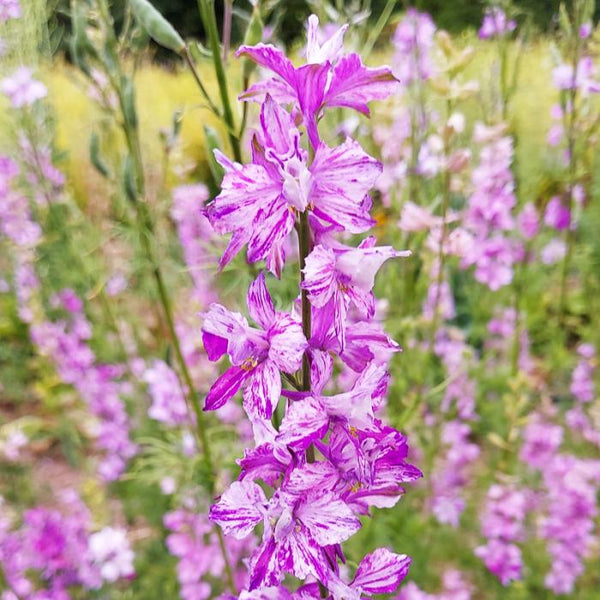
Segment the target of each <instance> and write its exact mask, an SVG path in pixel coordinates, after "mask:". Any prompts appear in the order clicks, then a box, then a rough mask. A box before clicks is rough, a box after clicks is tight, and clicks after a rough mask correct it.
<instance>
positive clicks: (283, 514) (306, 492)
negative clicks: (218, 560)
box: [210, 473, 360, 590]
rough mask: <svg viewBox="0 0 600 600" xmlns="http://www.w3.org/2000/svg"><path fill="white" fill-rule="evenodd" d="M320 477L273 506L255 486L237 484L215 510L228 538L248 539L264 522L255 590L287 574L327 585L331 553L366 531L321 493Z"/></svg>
mask: <svg viewBox="0 0 600 600" xmlns="http://www.w3.org/2000/svg"><path fill="white" fill-rule="evenodd" d="M315 478H316V476H314V475H312V476H311V475H310V474H308V473H307V477H306V478H305V479H302V480H300V481H293V480H292V483H297V485H296V487H294V488H293V493H290V492H288V493H286V492H285V488H282V490H281V491H279V492H276V493H275V495H274V496H273V497H272V498H271V499H270V500H269V501H267V500H266V498H265V496H264V493H263V491H262V489H261V488H260V487H259V486H258V485H257V484H256V483H253V482H244V481H241V482H234V483H232V484H231V486H230V487H229V489H228V490H227V491H226V492H225V493H224V494H223V495H222V496H221V499H220V500H219V502H218V503H217V504H215V505H213V506H212V508H211V511H210V518H211V520H213V521H215V522H216V523H218V524H219V525H221V526H222V527H223V530H224V532H225V533H226V534H228V535H233V536H234V537H236V538H237V539H243V538H244V537H246V536H247V535H249V533H250V532H251V531H252V530H253V529H254V527H256V525H258V523H260V522H264V530H265V531H264V534H263V541H262V544H261V545H260V546H259V547H258V549H257V550H256V551H255V553H254V554H253V556H252V558H251V561H250V567H251V575H250V589H251V590H252V589H254V588H256V587H259V586H270V585H271V586H272V585H276V584H278V583H279V580H280V577H281V575H282V573H285V572H287V573H291V574H293V575H295V576H296V577H298V578H299V579H305V578H306V577H307V576H309V575H312V576H313V577H317V578H318V579H319V580H320V581H322V582H323V583H325V581H327V569H326V567H325V565H326V564H327V559H326V558H325V552H326V551H325V547H327V546H332V545H335V544H339V543H341V542H343V541H345V540H347V539H348V538H349V537H350V536H351V535H352V534H354V533H356V531H358V529H359V528H360V521H359V520H358V519H357V518H356V517H355V516H354V515H353V513H352V511H351V510H350V508H349V507H348V506H347V505H346V503H345V502H343V501H342V500H340V499H338V498H337V497H336V495H335V494H334V493H333V492H331V491H329V490H327V489H319V488H318V487H315V485H314V483H315Z"/></svg>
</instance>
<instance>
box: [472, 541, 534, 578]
mask: <svg viewBox="0 0 600 600" xmlns="http://www.w3.org/2000/svg"><path fill="white" fill-rule="evenodd" d="M475 555H476V556H478V557H479V558H481V560H483V562H484V563H485V566H486V567H487V568H488V569H489V570H490V571H491V572H492V573H493V574H494V575H496V576H497V577H498V579H500V583H501V584H502V585H508V584H509V583H510V582H511V581H515V580H518V579H521V577H522V575H521V572H522V568H523V559H522V556H521V549H520V548H519V547H518V546H516V545H515V544H511V543H505V542H503V541H502V540H498V539H493V540H490V541H489V542H488V543H487V544H486V545H485V546H478V547H477V548H475Z"/></svg>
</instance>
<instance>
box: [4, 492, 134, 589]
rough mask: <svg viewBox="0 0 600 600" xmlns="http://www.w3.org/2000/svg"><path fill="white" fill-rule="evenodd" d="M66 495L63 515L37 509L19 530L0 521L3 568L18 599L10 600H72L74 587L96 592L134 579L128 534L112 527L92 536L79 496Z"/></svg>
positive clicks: (71, 493)
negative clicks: (121, 580)
mask: <svg viewBox="0 0 600 600" xmlns="http://www.w3.org/2000/svg"><path fill="white" fill-rule="evenodd" d="M62 496H63V497H62V503H63V508H64V512H60V511H58V510H55V509H49V508H45V507H43V506H38V507H36V508H32V509H29V510H27V511H26V512H25V513H24V514H23V520H22V524H21V526H20V527H16V528H11V527H10V522H9V520H8V519H6V520H4V519H2V521H0V565H1V566H2V571H3V574H4V577H5V582H6V585H7V586H8V590H9V591H10V592H12V593H13V594H15V595H8V596H6V597H7V598H22V599H23V600H45V599H56V600H63V599H64V600H68V598H70V595H69V590H70V589H72V588H73V587H74V586H80V587H82V588H83V589H86V590H97V589H99V588H101V587H102V585H103V583H104V582H109V583H112V582H115V581H117V580H118V579H120V578H130V577H133V576H134V575H135V571H134V568H133V558H134V555H133V552H132V550H131V548H130V546H129V541H128V539H127V537H126V534H125V532H124V531H123V530H121V529H115V528H112V527H105V528H104V529H102V530H100V531H96V532H92V519H91V515H90V513H89V511H88V509H87V507H86V506H85V504H84V503H83V502H82V501H81V499H80V498H79V496H78V495H77V494H76V493H75V492H74V491H72V490H66V491H65V492H63V495H62ZM0 508H2V510H4V509H5V507H4V506H1V505H0ZM2 597H3V598H4V597H5V596H4V595H3V596H2Z"/></svg>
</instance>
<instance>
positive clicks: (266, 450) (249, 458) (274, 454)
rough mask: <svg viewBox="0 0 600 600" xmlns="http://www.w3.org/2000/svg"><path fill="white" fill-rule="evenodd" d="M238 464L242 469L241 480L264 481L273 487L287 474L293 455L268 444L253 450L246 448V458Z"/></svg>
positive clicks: (282, 448)
mask: <svg viewBox="0 0 600 600" xmlns="http://www.w3.org/2000/svg"><path fill="white" fill-rule="evenodd" d="M237 462H238V464H239V465H240V468H241V472H240V479H245V478H246V477H248V478H249V479H250V480H251V481H255V480H256V479H262V480H263V481H264V482H265V483H267V484H269V485H273V484H274V483H275V482H276V481H277V480H278V479H279V477H280V476H281V475H282V474H283V473H285V471H286V469H287V468H288V466H289V464H290V462H291V455H290V453H289V452H288V451H287V450H286V449H285V448H284V447H281V446H280V445H279V444H272V443H266V444H261V445H260V446H257V447H256V448H253V449H249V448H246V449H245V450H244V458H241V459H239V460H238V461H237Z"/></svg>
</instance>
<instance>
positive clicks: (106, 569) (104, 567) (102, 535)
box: [89, 527, 135, 582]
mask: <svg viewBox="0 0 600 600" xmlns="http://www.w3.org/2000/svg"><path fill="white" fill-rule="evenodd" d="M89 548H90V553H91V556H92V560H93V562H94V563H95V564H96V565H97V566H98V567H99V569H100V574H101V575H102V579H104V580H105V581H109V582H114V581H117V579H120V578H121V577H125V578H127V577H131V576H133V575H134V573H135V571H134V568H133V558H134V554H133V551H132V550H131V548H130V547H129V541H128V540H127V535H126V532H125V531H124V530H123V529H115V528H113V527H105V528H104V529H101V530H100V531H97V532H96V533H93V534H92V535H90V539H89Z"/></svg>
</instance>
